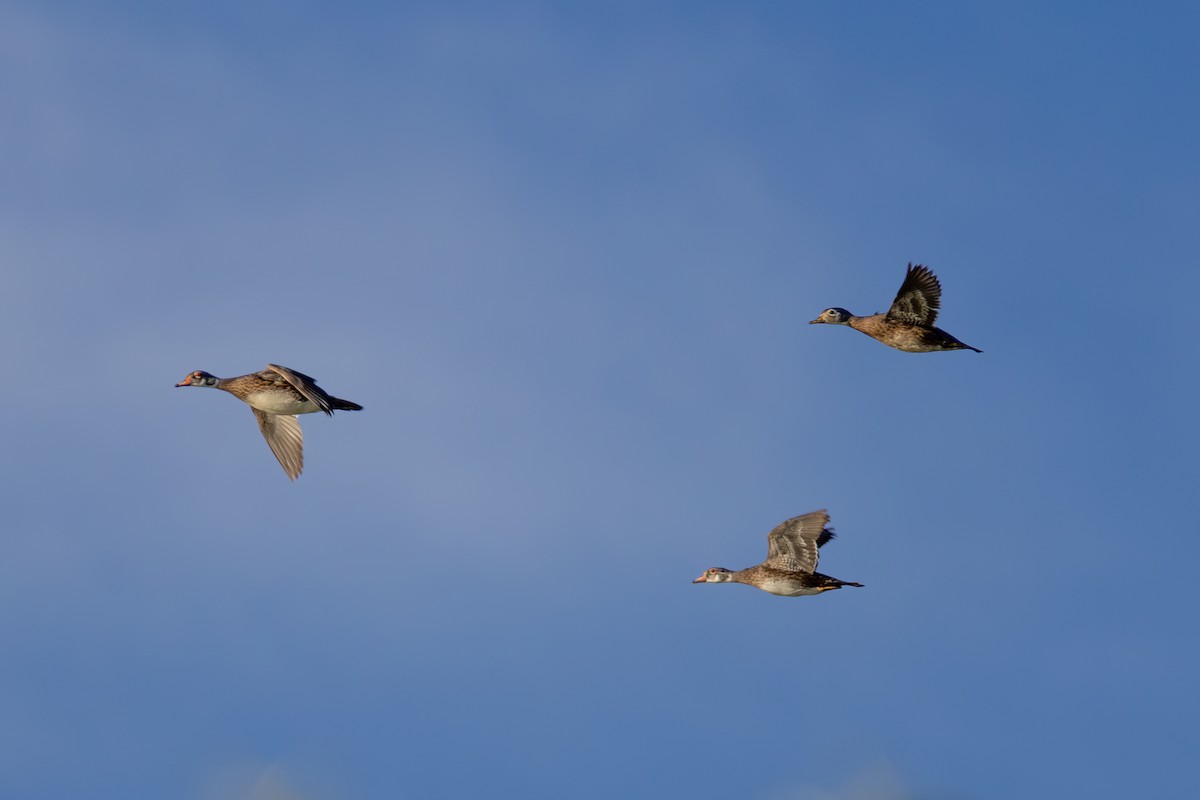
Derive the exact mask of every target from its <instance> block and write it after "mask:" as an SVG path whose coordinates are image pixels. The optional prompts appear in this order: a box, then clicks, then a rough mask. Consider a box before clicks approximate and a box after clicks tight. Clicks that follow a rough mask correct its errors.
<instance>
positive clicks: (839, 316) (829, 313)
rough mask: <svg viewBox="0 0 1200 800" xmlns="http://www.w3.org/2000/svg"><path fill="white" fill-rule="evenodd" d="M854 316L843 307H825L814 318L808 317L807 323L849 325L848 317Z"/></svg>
mask: <svg viewBox="0 0 1200 800" xmlns="http://www.w3.org/2000/svg"><path fill="white" fill-rule="evenodd" d="M852 316H854V315H853V314H851V313H850V312H849V311H847V310H846V309H844V308H827V309H825V310H824V311H822V312H821V316H819V317H817V318H816V319H810V320H809V321H808V324H809V325H816V324H818V323H824V324H826V325H849V324H850V317H852Z"/></svg>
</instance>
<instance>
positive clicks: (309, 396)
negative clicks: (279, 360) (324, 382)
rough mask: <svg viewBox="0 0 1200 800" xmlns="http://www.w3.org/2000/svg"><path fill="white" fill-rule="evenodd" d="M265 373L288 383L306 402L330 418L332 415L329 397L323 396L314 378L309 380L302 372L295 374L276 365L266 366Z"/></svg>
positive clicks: (294, 371)
mask: <svg viewBox="0 0 1200 800" xmlns="http://www.w3.org/2000/svg"><path fill="white" fill-rule="evenodd" d="M267 372H269V373H270V372H273V373H275V374H276V375H278V376H279V377H281V378H283V379H284V380H285V381H287V382H288V383H290V384H291V385H292V387H293V388H294V389H295V390H296V391H297V392H299V393H300V394H302V395H304V397H305V399H306V400H309V401H311V402H312V403H315V404H316V406H317V408H319V409H321V410H322V411H324V412H325V413H326V414H329V415H330V416H332V415H333V406H332V404H330V402H329V395H327V394H325V390H324V389H322V388H321V387H319V386H317V381H316V379H315V378H310V377H308V376H307V375H305V374H304V373H303V372H296V370H294V369H288V368H287V367H281V366H279V365H278V364H267Z"/></svg>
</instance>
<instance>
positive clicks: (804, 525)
mask: <svg viewBox="0 0 1200 800" xmlns="http://www.w3.org/2000/svg"><path fill="white" fill-rule="evenodd" d="M834 536H835V534H834V532H833V528H830V527H829V512H828V511H826V510H825V509H821V510H820V511H812V512H809V513H808V514H801V515H800V516H798V517H792V518H791V519H789V520H784V521H783V522H781V523H779V524H778V525H777V526H775V529H774V530H772V531H771V532H770V533H769V534H767V560H766V561H764V562H763V563H761V564H759V565H758V566H756V567H748V568H746V569H739V570H730V569H725V568H724V567H712V568H711V569H707V570H705V571H704V572H703V573H701V574H700V577H699V578H696V580H694V581H692V583H744V584H746V585H747V586H753V587H754V588H756V589H762V590H763V591H764V592H769V593H771V594H776V595H780V596H783V597H803V596H805V595H812V594H821V593H822V592H828V591H831V590H833V589H840V588H842V587H843V586H857V587H860V588H861V587H862V584H861V583H854V582H853V581H843V580H838V579H837V578H831V577H829V576H828V575H822V574H821V573H819V572H817V571H816V569H817V559H818V557H819V552H818V551H819V550H820V548H821V547H822V546H823V545H824V544H826V543H827V542H829V541H830V540H831V539H833V538H834Z"/></svg>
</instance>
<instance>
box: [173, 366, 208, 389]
mask: <svg viewBox="0 0 1200 800" xmlns="http://www.w3.org/2000/svg"><path fill="white" fill-rule="evenodd" d="M216 385H217V376H216V375H209V374H208V373H207V372H205V371H203V370H199V369H198V370H196V371H195V372H189V373H188V374H187V376H186V377H185V378H184V379H183V380H181V381H180V382H179V383H177V384H175V387H176V388H178V387H180V386H216Z"/></svg>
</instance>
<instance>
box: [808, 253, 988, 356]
mask: <svg viewBox="0 0 1200 800" xmlns="http://www.w3.org/2000/svg"><path fill="white" fill-rule="evenodd" d="M941 303H942V284H941V283H939V282H938V279H937V276H936V275H934V274H933V271H932V270H931V269H929V267H927V266H925V265H924V264H915V265H914V264H913V263H912V262H909V264H908V272H907V273H905V275H904V283H902V284H900V291H899V292H897V293H896V299H895V300H893V301H892V307H891V308H889V309H888V310H887V313H886V314H872V315H871V316H869V317H856V316H854V315H853V314H851V313H850V312H849V311H847V310H846V309H844V308H827V309H825V310H824V311H822V312H821V316H819V317H817V318H816V319H814V320H809V323H808V324H809V325H820V324H825V325H849V326H850V327H851V328H854V330H856V331H862V332H863V333H865V334H866V335H867V336H870V337H871V338H872V339H876V340H877V341H880V342H883V343H884V344H886V345H887V346H888V347H894V348H895V349H897V350H902V351H903V352H905V353H934V352H938V351H942V350H974V351H975V352H976V353H982V352H983V351H982V350H980V349H979V348H978V347H972V346H971V345H969V344H966V343H965V342H960V341H959V340H958V339H956V338H954V337H953V336H951V335H950V334H949V333H946V331H944V330H942V329H941V328H937V327H934V324H933V323H934V320H936V319H937V315H938V309H939V308H940V307H941Z"/></svg>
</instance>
